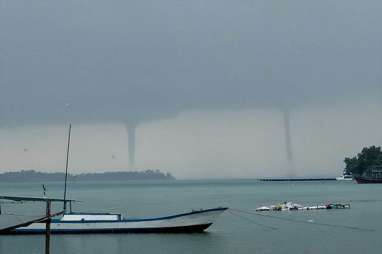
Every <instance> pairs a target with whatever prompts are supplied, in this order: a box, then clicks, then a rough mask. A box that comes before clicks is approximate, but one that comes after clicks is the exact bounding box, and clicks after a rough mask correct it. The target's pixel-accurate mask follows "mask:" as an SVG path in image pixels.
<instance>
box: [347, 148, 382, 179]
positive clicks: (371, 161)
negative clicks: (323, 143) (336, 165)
mask: <svg viewBox="0 0 382 254" xmlns="http://www.w3.org/2000/svg"><path fill="white" fill-rule="evenodd" d="M344 162H345V165H346V166H345V170H346V172H348V173H349V172H350V173H352V174H353V175H361V174H362V173H363V172H364V171H365V170H367V169H368V168H370V167H372V166H382V151H381V147H377V146H370V147H364V148H363V149H362V151H361V152H360V153H358V154H357V156H356V157H352V158H348V157H346V158H345V160H344Z"/></svg>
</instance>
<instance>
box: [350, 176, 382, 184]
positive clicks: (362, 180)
mask: <svg viewBox="0 0 382 254" xmlns="http://www.w3.org/2000/svg"><path fill="white" fill-rule="evenodd" d="M355 180H356V181H357V183H382V179H381V178H373V179H371V178H365V177H361V176H360V177H355Z"/></svg>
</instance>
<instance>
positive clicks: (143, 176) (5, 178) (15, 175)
mask: <svg viewBox="0 0 382 254" xmlns="http://www.w3.org/2000/svg"><path fill="white" fill-rule="evenodd" d="M64 178H65V173H58V172H54V173H45V172H38V171H35V170H21V171H17V172H5V173H0V182H55V181H64ZM130 180H175V177H173V176H172V175H171V174H170V173H162V172H161V171H160V170H145V171H127V172H126V171H114V172H103V173H82V174H78V175H74V174H68V181H130Z"/></svg>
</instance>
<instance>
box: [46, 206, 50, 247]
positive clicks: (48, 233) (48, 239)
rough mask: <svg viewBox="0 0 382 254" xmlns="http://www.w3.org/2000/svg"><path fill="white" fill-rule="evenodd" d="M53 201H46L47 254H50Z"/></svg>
mask: <svg viewBox="0 0 382 254" xmlns="http://www.w3.org/2000/svg"><path fill="white" fill-rule="evenodd" d="M50 216H51V201H50V200H47V201H46V217H47V219H46V221H45V254H50V223H51V218H50Z"/></svg>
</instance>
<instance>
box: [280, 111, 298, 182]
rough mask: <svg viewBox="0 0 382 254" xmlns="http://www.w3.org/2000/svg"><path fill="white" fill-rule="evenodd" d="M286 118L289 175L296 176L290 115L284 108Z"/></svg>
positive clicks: (285, 129)
mask: <svg viewBox="0 0 382 254" xmlns="http://www.w3.org/2000/svg"><path fill="white" fill-rule="evenodd" d="M283 118H284V135H285V149H286V157H287V162H288V164H287V165H288V168H287V175H288V176H289V177H293V176H296V175H295V174H296V173H295V169H294V167H295V166H294V165H295V164H294V158H293V148H292V137H291V130H290V117H289V112H288V110H284V112H283Z"/></svg>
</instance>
